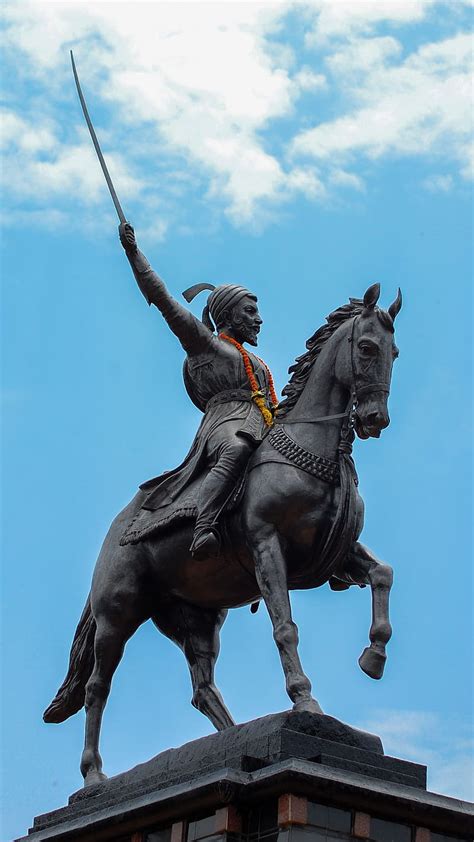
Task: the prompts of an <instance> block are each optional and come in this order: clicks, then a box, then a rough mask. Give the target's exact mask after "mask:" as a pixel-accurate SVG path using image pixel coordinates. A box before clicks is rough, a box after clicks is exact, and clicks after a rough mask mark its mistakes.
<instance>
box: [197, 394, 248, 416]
mask: <svg viewBox="0 0 474 842" xmlns="http://www.w3.org/2000/svg"><path fill="white" fill-rule="evenodd" d="M251 400H252V395H251V393H250V392H249V391H246V390H245V389H226V390H225V392H219V394H218V395H214V397H212V398H210V399H209V400H208V402H207V403H206V409H205V412H207V411H208V409H212V407H213V406H218V405H219V404H221V403H229V402H230V401H246V402H247V403H250V402H251Z"/></svg>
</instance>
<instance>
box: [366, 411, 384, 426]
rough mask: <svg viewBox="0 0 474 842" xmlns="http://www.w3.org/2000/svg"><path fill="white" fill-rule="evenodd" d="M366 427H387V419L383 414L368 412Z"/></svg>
mask: <svg viewBox="0 0 474 842" xmlns="http://www.w3.org/2000/svg"><path fill="white" fill-rule="evenodd" d="M367 426H368V427H388V418H387V417H386V416H385V414H384V413H383V412H369V414H368V415H367Z"/></svg>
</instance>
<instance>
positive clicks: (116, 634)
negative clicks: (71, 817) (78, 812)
mask: <svg viewBox="0 0 474 842" xmlns="http://www.w3.org/2000/svg"><path fill="white" fill-rule="evenodd" d="M96 624H97V628H96V633H95V638H94V669H93V671H92V674H91V676H90V678H89V681H88V682H87V684H86V697H85V709H86V729H85V741H84V751H83V752H82V758H81V772H82V775H83V777H84V786H90V785H91V784H96V783H100V781H103V780H104V779H105V778H106V775H104V773H103V772H102V758H101V756H100V754H99V736H100V726H101V722H102V714H103V712H104V708H105V705H106V702H107V698H108V695H109V692H110V685H111V682H112V677H113V674H114V672H115V670H116V669H117V667H118V665H119V663H120V661H121V658H122V654H123V650H124V646H125V644H126V642H127V640H128V639H129V638H130V637H131V636H132V634H133V633H134V632H135V631H136V629H137V627H138V625H139V623H138V622H129V623H128V624H127V623H126V621H124V618H123V615H122V616H120V614H119V613H116V614H114V615H112V616H107V615H105V614H101V615H99V616H98V617H96Z"/></svg>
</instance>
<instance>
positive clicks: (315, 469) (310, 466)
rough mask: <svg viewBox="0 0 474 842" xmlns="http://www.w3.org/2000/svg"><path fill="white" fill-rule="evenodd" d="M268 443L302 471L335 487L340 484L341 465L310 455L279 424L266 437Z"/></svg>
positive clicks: (313, 454)
mask: <svg viewBox="0 0 474 842" xmlns="http://www.w3.org/2000/svg"><path fill="white" fill-rule="evenodd" d="M266 441H268V442H270V444H271V445H272V447H274V448H275V450H276V451H277V452H278V453H280V454H281V455H282V456H284V457H285V459H287V460H288V461H289V462H292V464H293V465H296V466H297V467H298V468H301V470H302V471H306V472H307V473H308V474H312V475H313V476H314V477H317V478H318V479H322V480H324V482H329V483H332V484H333V485H335V484H337V483H339V464H338V463H337V462H333V461H332V460H331V459H326V457H325V456H317V455H316V454H315V453H310V451H309V450H305V449H304V448H303V447H300V445H299V444H296V442H295V441H293V439H292V438H290V436H289V435H288V434H287V433H286V432H285V430H284V429H283V427H282V426H280V425H279V424H277V425H276V426H275V427H273V428H272V429H271V430H270V432H269V433H268V434H267V436H266Z"/></svg>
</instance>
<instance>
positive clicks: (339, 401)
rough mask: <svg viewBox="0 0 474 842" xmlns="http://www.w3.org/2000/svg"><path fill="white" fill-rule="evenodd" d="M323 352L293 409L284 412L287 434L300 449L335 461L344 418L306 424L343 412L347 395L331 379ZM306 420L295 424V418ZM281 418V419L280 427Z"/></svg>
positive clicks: (331, 371) (334, 380)
mask: <svg viewBox="0 0 474 842" xmlns="http://www.w3.org/2000/svg"><path fill="white" fill-rule="evenodd" d="M331 362H332V361H331V359H330V358H328V355H327V354H324V351H323V352H322V354H321V357H320V358H318V359H317V360H316V362H315V363H314V366H313V369H312V371H311V373H310V375H309V377H308V380H307V382H306V384H305V387H304V389H303V391H302V393H301V395H300V397H299V398H298V400H297V402H296V404H295V406H294V408H293V409H292V410H291V411H290V412H289V413H288V415H287V419H288V421H290V420H291V426H290V425H288V432H289V433H290V435H291V437H292V438H293V439H295V441H297V442H298V444H299V445H301V447H304V448H306V449H307V450H309V451H311V452H312V453H316V454H318V455H319V456H325V457H326V458H328V459H332V460H336V461H337V448H338V445H339V441H340V438H341V427H342V425H343V423H344V422H345V418H335V419H333V420H331V421H321V422H319V423H314V424H313V423H308V422H307V419H309V418H311V419H312V418H314V419H315V421H316V419H317V418H325V417H327V416H328V415H340V414H341V413H344V412H345V410H346V409H347V404H348V400H349V394H348V392H347V389H345V388H343V387H342V386H341V385H340V384H339V383H338V382H337V381H336V378H335V376H334V366H333V365H332V364H331ZM299 418H301V419H306V420H305V421H304V422H303V421H302V422H301V423H298V419H299ZM284 423H285V418H282V424H284Z"/></svg>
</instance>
